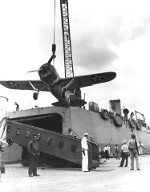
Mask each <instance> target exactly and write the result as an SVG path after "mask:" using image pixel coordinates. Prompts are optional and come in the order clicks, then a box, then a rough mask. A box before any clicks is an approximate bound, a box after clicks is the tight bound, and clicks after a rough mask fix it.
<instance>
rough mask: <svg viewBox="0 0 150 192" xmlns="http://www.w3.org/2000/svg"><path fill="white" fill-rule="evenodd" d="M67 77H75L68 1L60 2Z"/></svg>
mask: <svg viewBox="0 0 150 192" xmlns="http://www.w3.org/2000/svg"><path fill="white" fill-rule="evenodd" d="M60 10H61V23H62V35H63V51H64V69H65V77H74V69H73V59H72V48H71V35H70V24H69V11H68V0H60Z"/></svg>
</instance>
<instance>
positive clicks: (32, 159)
mask: <svg viewBox="0 0 150 192" xmlns="http://www.w3.org/2000/svg"><path fill="white" fill-rule="evenodd" d="M27 149H28V152H29V171H28V174H29V177H33V176H39V175H38V174H37V166H38V155H40V151H39V142H38V137H37V135H33V140H32V141H30V142H29V144H28V146H27Z"/></svg>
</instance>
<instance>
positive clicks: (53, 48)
mask: <svg viewBox="0 0 150 192" xmlns="http://www.w3.org/2000/svg"><path fill="white" fill-rule="evenodd" d="M53 33H54V34H53V44H52V53H53V55H55V52H56V44H55V41H56V35H55V34H56V0H54V31H53ZM54 63H55V59H53V65H54Z"/></svg>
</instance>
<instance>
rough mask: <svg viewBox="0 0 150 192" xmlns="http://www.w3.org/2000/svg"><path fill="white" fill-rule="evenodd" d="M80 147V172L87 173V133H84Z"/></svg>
mask: <svg viewBox="0 0 150 192" xmlns="http://www.w3.org/2000/svg"><path fill="white" fill-rule="evenodd" d="M81 147H82V171H83V172H88V171H89V166H88V165H89V162H88V150H89V148H88V133H84V136H83V139H82V141H81Z"/></svg>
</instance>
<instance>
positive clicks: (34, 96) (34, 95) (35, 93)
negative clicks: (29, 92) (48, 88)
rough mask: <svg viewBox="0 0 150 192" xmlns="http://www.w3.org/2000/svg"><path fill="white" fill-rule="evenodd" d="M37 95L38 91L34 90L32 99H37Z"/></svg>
mask: <svg viewBox="0 0 150 192" xmlns="http://www.w3.org/2000/svg"><path fill="white" fill-rule="evenodd" d="M38 96H39V93H38V92H34V93H33V99H34V100H37V99H38Z"/></svg>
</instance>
